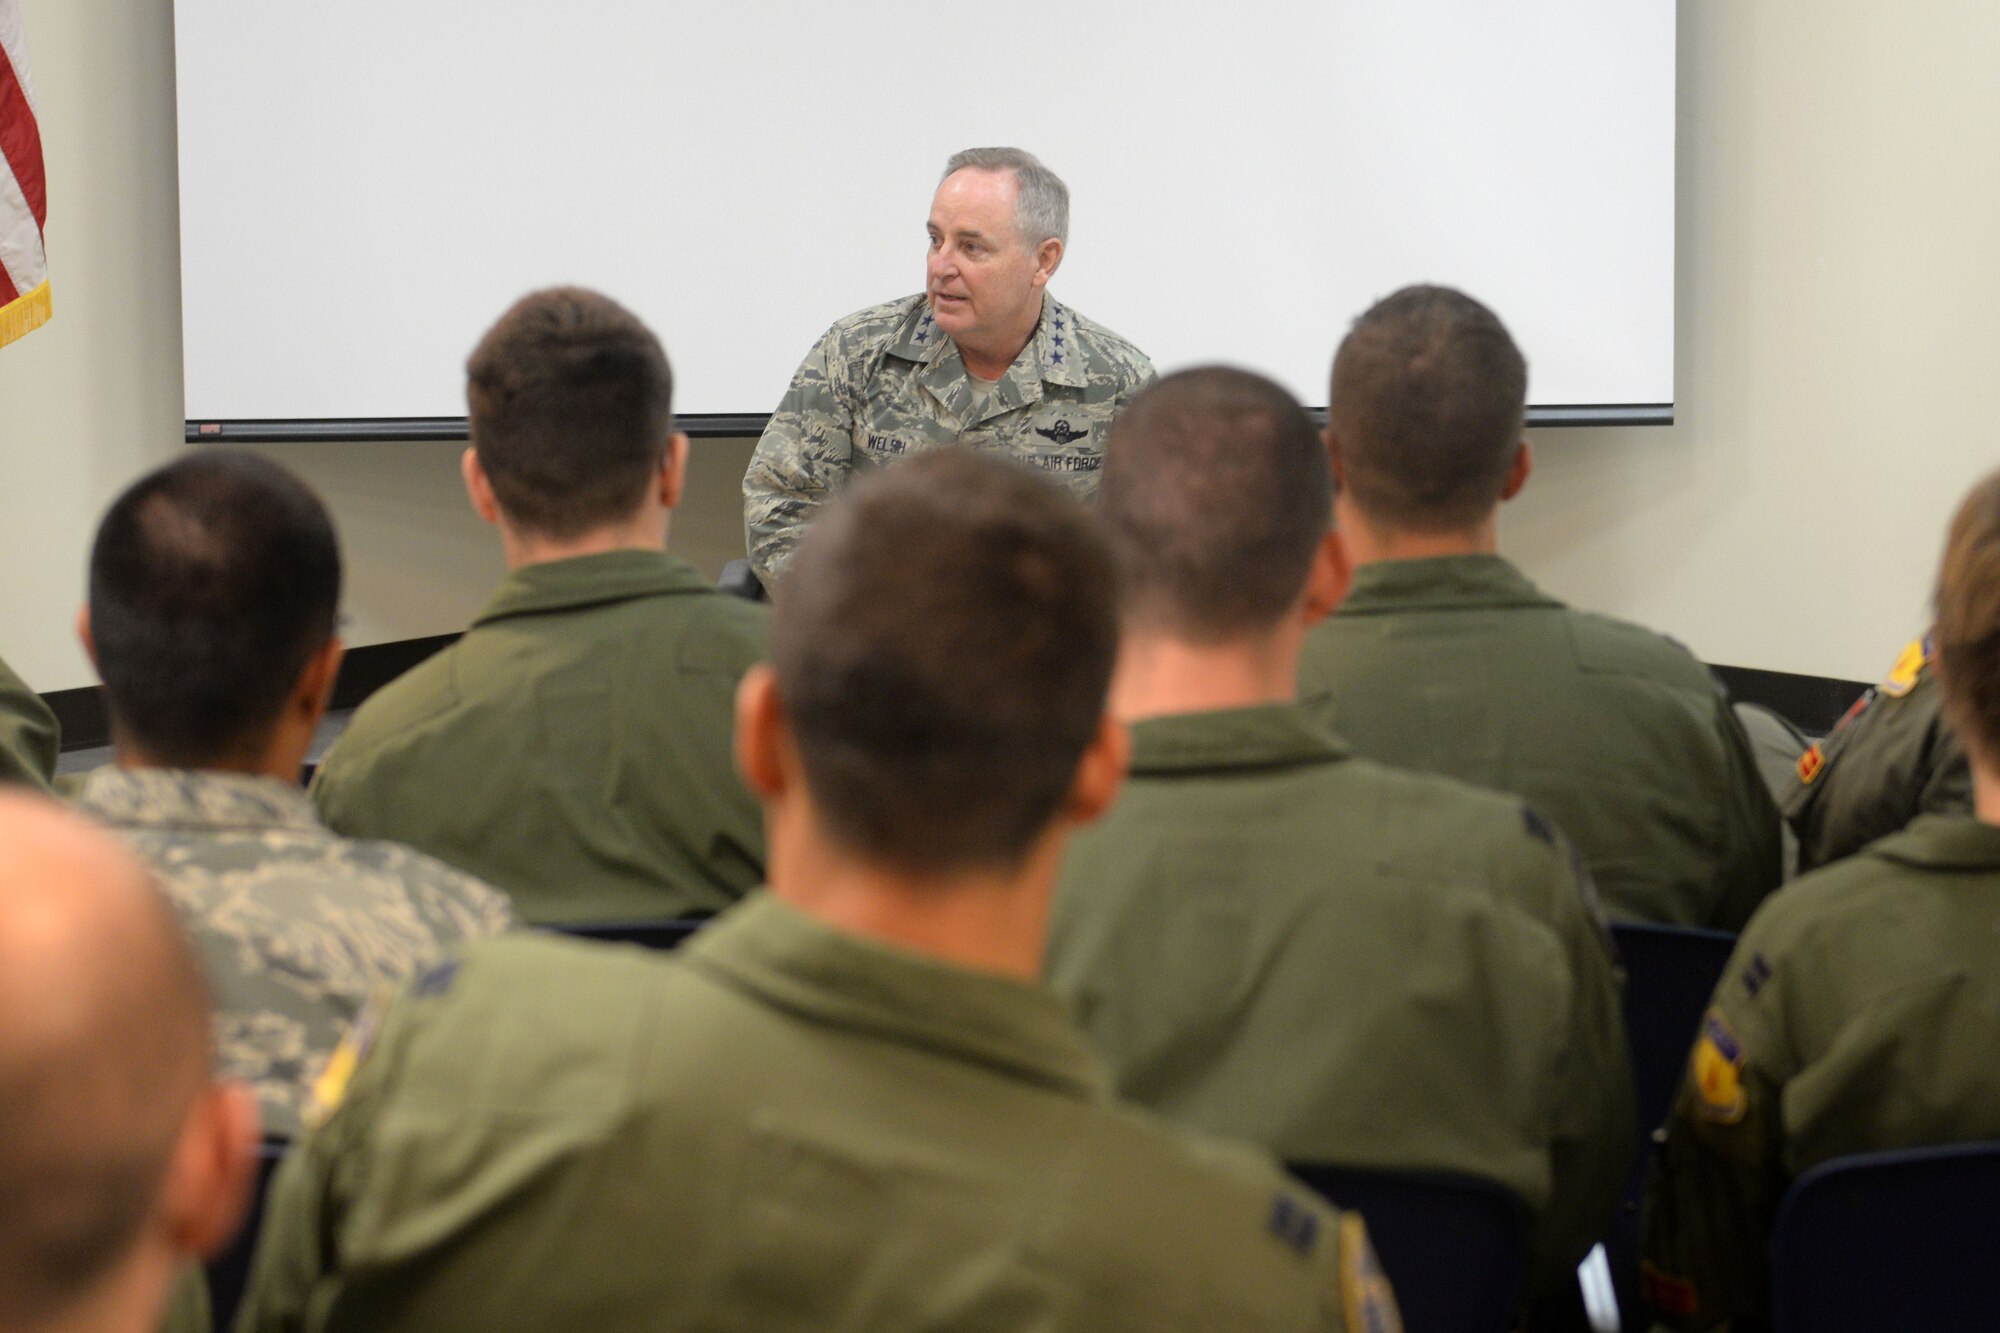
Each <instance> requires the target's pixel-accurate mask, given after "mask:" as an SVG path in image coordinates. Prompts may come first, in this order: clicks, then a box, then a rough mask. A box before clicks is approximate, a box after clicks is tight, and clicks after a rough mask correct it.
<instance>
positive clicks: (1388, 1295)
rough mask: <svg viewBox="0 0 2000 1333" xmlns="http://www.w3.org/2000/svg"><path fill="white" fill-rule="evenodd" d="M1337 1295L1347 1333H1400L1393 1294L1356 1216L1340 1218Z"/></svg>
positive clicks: (1400, 1318)
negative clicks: (1344, 1309)
mask: <svg viewBox="0 0 2000 1333" xmlns="http://www.w3.org/2000/svg"><path fill="white" fill-rule="evenodd" d="M1340 1294H1341V1297H1342V1300H1343V1302H1344V1303H1345V1304H1346V1306H1347V1327H1348V1329H1349V1333H1403V1314H1402V1311H1400V1310H1398V1309H1397V1308H1396V1293H1395V1292H1394V1291H1393V1290H1392V1289H1391V1288H1390V1286H1389V1279H1388V1277H1387V1276H1385V1275H1384V1274H1383V1272H1382V1265H1381V1264H1380V1263H1378V1262H1377V1261H1376V1259H1375V1247H1374V1246H1373V1245H1372V1244H1370V1243H1369V1240H1368V1225H1367V1223H1365V1222H1363V1221H1362V1220H1361V1214H1359V1213H1342V1214H1341V1215H1340Z"/></svg>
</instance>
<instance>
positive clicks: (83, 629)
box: [76, 606, 104, 676]
mask: <svg viewBox="0 0 2000 1333" xmlns="http://www.w3.org/2000/svg"><path fill="white" fill-rule="evenodd" d="M76 638H77V642H79V643H81V644H82V645H83V655H84V656H85V657H88V658H89V659H90V669H91V670H93V671H96V672H97V674H98V675H100V676H102V675H103V674H104V672H103V671H102V670H101V669H100V668H99V667H98V665H97V640H96V638H95V637H93V636H92V634H91V632H90V608H89V607H88V606H81V607H78V608H77V612H76Z"/></svg>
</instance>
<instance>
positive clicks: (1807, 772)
mask: <svg viewBox="0 0 2000 1333" xmlns="http://www.w3.org/2000/svg"><path fill="white" fill-rule="evenodd" d="M1825 767H1826V751H1824V750H1822V749H1820V748H1819V742H1818V741H1814V742H1813V743H1812V744H1811V745H1808V746H1807V747H1806V752H1805V753H1804V754H1802V755H1800V756H1799V783H1800V785H1801V786H1806V787H1810V786H1812V780H1813V779H1814V778H1816V777H1818V776H1819V775H1820V772H1821V770H1823V769H1824V768H1825Z"/></svg>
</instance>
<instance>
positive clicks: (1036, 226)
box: [938, 148, 1069, 250]
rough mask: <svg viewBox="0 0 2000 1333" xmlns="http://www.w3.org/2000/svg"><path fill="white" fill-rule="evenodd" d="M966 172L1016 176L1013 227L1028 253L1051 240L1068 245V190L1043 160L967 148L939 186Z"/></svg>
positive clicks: (946, 167)
mask: <svg viewBox="0 0 2000 1333" xmlns="http://www.w3.org/2000/svg"><path fill="white" fill-rule="evenodd" d="M967 170H971V171H1011V172H1013V173H1014V225H1015V227H1016V228H1018V229H1019V230H1020V233H1021V240H1022V242H1023V243H1024V244H1025V245H1027V247H1028V248H1029V249H1031V250H1032V249H1033V248H1034V247H1036V246H1038V245H1040V244H1041V243H1042V242H1043V241H1048V240H1056V241H1061V242H1062V243H1063V244H1065V245H1067V244H1069V186H1067V185H1064V184H1063V182H1062V177H1060V176H1058V175H1056V173H1055V172H1053V171H1050V170H1049V169H1048V168H1047V167H1045V166H1043V165H1042V160H1041V159H1040V158H1038V157H1036V156H1035V155H1034V154H1033V153H1030V152H1028V151H1027V150H1025V149H1021V148H968V149H966V150H965V151H964V152H962V153H953V154H952V155H951V158H950V160H949V161H947V162H946V163H945V164H944V175H942V176H940V177H938V183H939V184H943V183H944V182H945V180H947V179H948V178H949V177H950V176H951V174H952V173H953V172H955V171H967Z"/></svg>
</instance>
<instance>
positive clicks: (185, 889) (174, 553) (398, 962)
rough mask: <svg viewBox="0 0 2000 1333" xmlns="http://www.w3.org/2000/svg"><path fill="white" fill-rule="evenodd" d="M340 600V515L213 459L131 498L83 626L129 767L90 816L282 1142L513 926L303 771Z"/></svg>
mask: <svg viewBox="0 0 2000 1333" xmlns="http://www.w3.org/2000/svg"><path fill="white" fill-rule="evenodd" d="M339 599H340V552H339V549H338V548H337V546H336V545H335V542H334V535H333V525H332V523H331V522H330V521H329V520H328V518H327V515H326V511H325V509H323V508H322V507H321V506H320V503H319V501H318V499H317V498H315V497H314V496H313V494H312V493H311V492H310V491H308V490H307V489H306V488H305V487H304V486H303V485H301V484H300V483H299V482H298V481H297V480H296V479H294V478H293V477H292V476H291V474H289V473H287V472H286V471H285V470H284V469H283V468H280V467H279V466H278V465H277V464H275V463H272V462H269V461H268V460H265V459H263V458H259V457H257V456H255V455H252V454H242V453H231V452H224V451H204V452H201V453H195V454H190V455H188V456H186V457H184V458H181V459H179V460H178V461H176V462H173V463H170V464H168V465H167V466H166V467H163V468H161V469H159V470H158V471H156V472H154V473H152V474H150V475H149V476H146V477H143V478H141V479H140V480H139V481H137V482H136V483H134V484H133V485H132V487H131V488H130V489H128V490H127V491H126V492H125V493H124V494H123V495H121V496H119V497H118V499H117V500H116V501H114V502H113V504H112V506H111V509H110V512H108V513H107V514H106V515H105V517H104V522H103V524H102V525H101V526H100V527H99V528H98V531H97V542H96V545H95V546H94V547H93V548H92V551H91V557H90V605H89V608H88V609H87V610H86V611H85V613H84V615H83V618H82V622H81V626H80V628H81V630H82V633H83V639H84V644H85V647H86V648H87V649H88V651H89V652H90V656H91V659H92V660H93V661H94V662H95V663H96V664H97V670H98V674H99V675H100V676H102V677H103V679H104V693H105V698H106V702H107V704H108V706H109V709H110V713H111V727H112V749H113V754H114V757H115V760H116V763H115V764H114V765H113V766H110V767H106V768H100V769H98V770H96V771H95V772H93V773H91V774H90V776H89V777H88V779H87V780H86V781H85V783H84V785H83V788H82V791H81V793H80V794H79V796H78V802H79V804H80V805H81V806H82V807H83V808H84V809H85V810H87V811H89V812H90V813H92V814H94V815H96V816H97V817H98V818H100V819H102V820H104V821H106V822H107V823H109V824H110V825H111V826H112V827H114V828H116V829H117V830H118V831H119V832H121V833H122V834H124V835H125V836H126V837H127V838H128V839H129V840H130V841H131V842H132V843H133V844H134V845H135V846H136V847H137V848H138V849H139V851H140V852H141V853H143V854H144V855H145V856H146V857H147V859H149V860H150V861H151V862H152V863H153V867H154V869H155V871H156V872H157V873H158V874H159V876H160V880H161V883H162V884H163V885H164V887H165V888H166V891H167V894H168V896H169V897H170V898H172V900H173V903H174V905H175V906H176V907H177V908H178V909H179V910H180V913H181V919H182V922H183V923H184V924H185V925H186V927H187V929H188V931H189V933H190V935H192V937H193V939H194V942H195V947H196V949H197V951H198V952H199V954H200V956H201V961H202V965H203V967H204V968H205V969H206V971H207V973H208V979H209V985H210V986H211V987H212V988H213V990H214V992H215V994H216V1001H217V1007H218V1012H217V1014H216V1027H217V1046H218V1047H219V1048H220V1059H221V1065H222V1069H223V1071H224V1072H225V1073H226V1074H228V1075H229V1076H230V1077H232V1078H240V1079H244V1080H246V1081H248V1082H249V1083H250V1084H251V1085H252V1086H253V1087H255V1088H256V1090H257V1096H258V1099H259V1101H260V1102H261V1103H262V1104H263V1110H264V1132H265V1133H266V1134H269V1135H273V1136H277V1137H286V1136H289V1135H291V1134H294V1133H296V1132H297V1130H298V1128H299V1114H300V1110H301V1108H302V1107H303V1105H304V1103H305V1097H306V1093H307V1091H308V1089H309V1087H310V1084H311V1082H312V1080H313V1079H314V1078H316V1077H317V1076H318V1075H319V1073H320V1068H321V1066H322V1065H323V1064H324V1062H325V1061H326V1058H327V1057H328V1056H329V1055H330V1054H331V1053H332V1051H333V1049H334V1046H335V1045H336V1043H337V1042H338V1041H339V1039H340V1036H341V1033H342V1032H343V1031H344V1030H345V1029H346V1027H347V1025H348V1024H349V1023H350V1022H352V1021H353V1019H354V1018H355V1016H356V1014H357V1013H358V1012H359V1011H360V1009H361V1006H362V1003H363V1001H365V1000H366V999H367V997H368V995H369V994H370V992H371V991H373V990H375V989H376V988H378V987H381V986H385V985H387V984H389V983H392V982H395V981H397V980H399V979H401V978H403V977H406V976H408V975H410V974H411V973H413V972H415V971H417V970H420V969H422V968H424V967H427V966H429V965H430V964H432V963H434V962H436V961H437V960H438V958H439V957H441V956H442V954H443V953H444V951H445V950H446V949H447V948H448V947H449V946H451V945H453V944H456V943H457V942H459V941H460V940H464V939H469V938H473V937H476V936H481V935H489V934H492V933H494V932H496V931H499V930H502V929H504V928H505V927H506V926H507V925H508V924H509V923H510V921H511V915H510V913H509V911H508V908H507V902H506V899H505V898H504V897H502V896H501V895H500V894H499V893H498V892H496V891H495V890H493V889H490V888H488V887H487V886H486V885H484V884H481V883H479V882H478V881H477V880H474V879H472V878H471V877H470V876H467V875H464V874H461V873H460V872H458V871H456V870H453V869H452V868H450V867H449V866H446V865H443V864H441V863H440V862H437V861H433V860H432V859H430V858H429V857H427V856H424V855H421V854H420V853H417V852H414V851H411V850H410V849H409V848H407V847H398V846H395V845H393V844H389V843H379V842H349V841H347V840H345V839H342V838H339V837H336V836H335V835H334V834H332V833H331V832H329V831H328V830H327V828H326V827H325V826H324V825H323V824H321V823H320V822H319V820H318V818H317V817H316V816H315V815H314V814H313V809H312V805H311V803H310V802H309V801H308V800H307V799H306V794H305V792H304V791H302V790H301V789H300V787H299V773H300V768H301V765H302V763H303V761H304V759H305V754H306V750H307V748H308V747H309V746H310V745H311V743H312V739H313V734H314V732H315V730H316V729H317V728H318V726H319V721H320V718H321V716H322V715H323V714H324V713H325V711H326V703H327V698H328V695H329V694H330V693H331V692H332V689H333V679H334V674H335V673H336V672H337V671H338V670H339V666H340V656H341V644H340V640H339V638H338V637H336V635H335V625H334V622H335V617H336V607H337V604H338V602H339Z"/></svg>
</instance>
